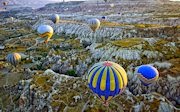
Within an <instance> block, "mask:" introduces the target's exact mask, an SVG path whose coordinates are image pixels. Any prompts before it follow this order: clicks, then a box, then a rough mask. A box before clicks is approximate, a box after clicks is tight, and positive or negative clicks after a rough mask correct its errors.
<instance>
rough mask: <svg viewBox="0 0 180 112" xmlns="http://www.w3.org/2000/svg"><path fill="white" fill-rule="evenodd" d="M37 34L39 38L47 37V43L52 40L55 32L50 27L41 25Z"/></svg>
mask: <svg viewBox="0 0 180 112" xmlns="http://www.w3.org/2000/svg"><path fill="white" fill-rule="evenodd" d="M37 32H38V33H39V36H40V37H41V38H45V37H47V39H46V40H45V41H44V42H45V43H47V42H48V41H49V40H50V38H51V37H52V35H53V33H54V30H53V28H52V27H51V26H49V25H40V26H39V27H38V29H37Z"/></svg>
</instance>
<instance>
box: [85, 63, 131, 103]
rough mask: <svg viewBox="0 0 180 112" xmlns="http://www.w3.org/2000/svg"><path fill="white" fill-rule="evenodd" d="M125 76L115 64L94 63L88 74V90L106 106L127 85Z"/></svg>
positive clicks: (122, 70) (121, 69) (123, 71)
mask: <svg viewBox="0 0 180 112" xmlns="http://www.w3.org/2000/svg"><path fill="white" fill-rule="evenodd" d="M127 82H128V80H127V74H126V72H125V70H124V69H123V68H122V67H121V66H120V65H118V64H117V63H114V62H110V61H105V62H100V63H96V64H95V65H94V66H93V67H91V69H90V70H89V72H88V85H89V88H90V89H91V90H92V91H93V92H94V93H95V94H97V95H98V97H99V98H100V99H101V100H102V101H103V102H104V103H105V104H106V103H107V102H108V101H109V100H110V99H112V98H113V97H115V96H116V95H118V94H120V92H122V90H124V88H125V87H126V85H127Z"/></svg>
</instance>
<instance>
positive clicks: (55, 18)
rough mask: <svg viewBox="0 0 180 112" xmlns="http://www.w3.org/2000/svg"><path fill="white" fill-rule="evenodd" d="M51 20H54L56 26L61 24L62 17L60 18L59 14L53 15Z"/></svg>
mask: <svg viewBox="0 0 180 112" xmlns="http://www.w3.org/2000/svg"><path fill="white" fill-rule="evenodd" d="M51 20H52V22H53V23H55V24H56V23H59V20H60V17H59V15H58V14H53V15H52V16H51Z"/></svg>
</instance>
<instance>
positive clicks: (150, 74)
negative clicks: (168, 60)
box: [137, 65, 159, 86]
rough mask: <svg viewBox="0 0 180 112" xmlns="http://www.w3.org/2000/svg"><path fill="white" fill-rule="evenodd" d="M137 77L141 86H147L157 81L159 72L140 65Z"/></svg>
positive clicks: (148, 66) (150, 67)
mask: <svg viewBox="0 0 180 112" xmlns="http://www.w3.org/2000/svg"><path fill="white" fill-rule="evenodd" d="M137 77H138V78H139V80H140V81H141V82H142V84H143V85H145V86H148V85H150V84H152V83H154V82H156V81H157V80H158V77H159V72H158V70H157V69H156V68H155V67H153V66H151V65H141V66H140V67H139V68H138V70H137Z"/></svg>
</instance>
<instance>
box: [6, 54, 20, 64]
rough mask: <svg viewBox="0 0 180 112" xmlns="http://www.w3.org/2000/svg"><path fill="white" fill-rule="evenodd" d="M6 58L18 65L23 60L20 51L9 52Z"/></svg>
mask: <svg viewBox="0 0 180 112" xmlns="http://www.w3.org/2000/svg"><path fill="white" fill-rule="evenodd" d="M6 59H7V61H8V62H9V63H11V64H12V65H14V66H15V67H16V65H17V64H18V63H19V61H20V60H21V55H20V54H19V53H12V54H8V55H7V57H6Z"/></svg>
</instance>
